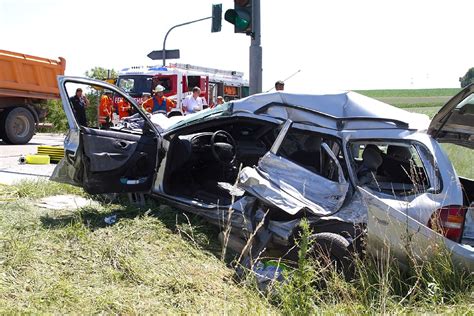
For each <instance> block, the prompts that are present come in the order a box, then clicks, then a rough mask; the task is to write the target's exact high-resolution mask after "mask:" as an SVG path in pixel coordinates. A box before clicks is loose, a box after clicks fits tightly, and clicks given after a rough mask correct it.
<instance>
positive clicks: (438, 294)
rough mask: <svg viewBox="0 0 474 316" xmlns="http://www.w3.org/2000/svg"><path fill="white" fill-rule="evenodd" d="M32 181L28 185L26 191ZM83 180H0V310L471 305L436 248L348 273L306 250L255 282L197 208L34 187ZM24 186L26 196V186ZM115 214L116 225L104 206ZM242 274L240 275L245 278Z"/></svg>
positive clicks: (300, 310)
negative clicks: (52, 206)
mask: <svg viewBox="0 0 474 316" xmlns="http://www.w3.org/2000/svg"><path fill="white" fill-rule="evenodd" d="M26 192H29V194H25V193H26ZM66 193H67V194H69V193H75V194H79V195H82V196H85V197H88V196H87V194H84V193H83V192H82V191H81V190H78V189H77V188H73V187H70V186H68V185H62V184H56V183H51V182H46V181H43V182H23V183H21V184H19V185H16V186H11V187H7V186H4V187H0V201H2V202H0V266H1V269H0V314H18V313H32V314H40V313H41V314H43V313H54V314H58V313H60V314H63V313H73V314H96V313H114V314H165V313H166V314H178V313H179V314H182V313H199V314H280V313H281V314H284V315H307V314H315V313H331V314H332V313H339V314H340V313H344V314H346V313H351V314H360V313H364V314H368V313H374V312H375V313H390V314H393V313H420V312H429V313H453V312H455V313H469V312H470V311H472V309H473V308H474V297H473V296H472V293H473V292H472V291H473V287H472V284H473V280H472V275H471V276H470V277H466V276H465V275H463V274H459V273H457V272H456V271H455V270H454V269H453V267H452V263H451V262H450V261H449V260H447V258H449V256H446V255H445V253H444V252H442V251H441V250H440V252H439V254H440V255H439V256H438V257H437V258H433V260H432V261H430V262H427V263H423V264H422V265H419V264H417V265H413V266H412V267H411V269H410V270H409V271H408V272H401V271H400V270H399V269H398V268H397V265H395V264H394V262H393V260H392V259H391V257H389V256H387V257H386V258H385V260H382V261H380V260H378V261H376V260H375V259H373V258H369V257H367V258H365V259H363V260H362V259H358V260H357V261H356V263H357V264H356V278H355V279H354V280H351V281H347V280H345V279H344V278H343V277H342V276H341V275H340V274H339V273H338V272H337V271H335V270H334V269H331V266H326V265H324V264H321V263H319V262H314V261H313V260H311V259H309V257H307V256H305V254H307V253H308V252H309V249H311V245H312V241H311V240H310V238H309V236H310V234H311V231H310V229H309V227H308V226H307V225H306V226H303V229H302V236H301V239H300V240H299V242H298V244H299V245H300V247H301V248H300V251H299V253H300V258H299V268H298V269H296V270H291V269H288V270H286V272H285V276H286V278H287V280H288V281H287V282H285V283H281V284H280V283H276V284H274V287H273V289H274V290H273V291H270V292H266V293H261V292H260V291H259V290H258V289H257V287H256V286H255V283H253V282H242V283H239V282H237V281H236V280H235V279H234V277H233V276H234V271H233V270H232V269H230V268H228V263H229V261H222V260H221V259H220V254H221V249H220V245H219V244H217V233H218V231H217V230H216V229H214V228H212V227H210V226H209V225H208V224H207V223H205V222H203V221H202V220H200V219H199V218H197V217H193V216H190V217H187V216H182V215H181V214H180V212H176V211H173V210H171V209H170V208H169V207H166V206H163V205H159V204H158V203H156V202H150V203H149V204H147V205H146V207H142V208H138V207H135V206H132V205H129V204H128V203H126V202H125V201H121V202H120V203H119V204H112V203H106V202H104V201H99V202H100V204H99V206H96V207H84V208H82V209H78V210H59V211H58V210H47V209H41V208H38V207H37V206H35V201H36V200H37V199H38V198H41V197H43V196H48V195H54V194H66ZM30 196H33V197H30ZM111 214H116V215H117V216H118V221H117V222H116V223H115V224H114V225H106V224H105V223H104V218H105V217H106V216H109V215H111ZM244 281H247V280H244Z"/></svg>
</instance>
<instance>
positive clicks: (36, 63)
mask: <svg viewBox="0 0 474 316" xmlns="http://www.w3.org/2000/svg"><path fill="white" fill-rule="evenodd" d="M65 68H66V60H65V59H64V58H62V57H59V60H52V59H47V58H42V57H37V56H32V55H26V54H20V53H15V52H10V51H6V50H0V97H22V98H34V99H57V98H59V90H58V84H57V81H56V77H57V76H58V75H64V69H65Z"/></svg>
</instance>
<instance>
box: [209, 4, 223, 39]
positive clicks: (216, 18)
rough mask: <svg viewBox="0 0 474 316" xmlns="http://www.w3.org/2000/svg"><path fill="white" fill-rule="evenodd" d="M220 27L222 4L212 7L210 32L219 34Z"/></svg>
mask: <svg viewBox="0 0 474 316" xmlns="http://www.w3.org/2000/svg"><path fill="white" fill-rule="evenodd" d="M221 27H222V4H213V5H212V26H211V32H212V33H215V32H220V31H221Z"/></svg>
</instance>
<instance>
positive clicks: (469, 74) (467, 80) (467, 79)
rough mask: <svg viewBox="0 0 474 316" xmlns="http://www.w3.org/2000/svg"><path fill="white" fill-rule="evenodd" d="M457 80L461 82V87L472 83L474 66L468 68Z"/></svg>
mask: <svg viewBox="0 0 474 316" xmlns="http://www.w3.org/2000/svg"><path fill="white" fill-rule="evenodd" d="M459 82H461V88H464V87H466V86H468V85H470V84H471V83H474V67H472V68H471V69H469V70H468V71H467V72H466V74H465V75H464V77H460V78H459Z"/></svg>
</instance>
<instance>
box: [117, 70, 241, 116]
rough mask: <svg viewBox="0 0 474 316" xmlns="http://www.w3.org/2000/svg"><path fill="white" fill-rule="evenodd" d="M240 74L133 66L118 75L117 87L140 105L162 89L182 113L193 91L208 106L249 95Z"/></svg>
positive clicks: (223, 71) (221, 71)
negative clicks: (220, 98)
mask: <svg viewBox="0 0 474 316" xmlns="http://www.w3.org/2000/svg"><path fill="white" fill-rule="evenodd" d="M243 75H244V74H243V73H242V72H237V71H230V70H220V69H214V68H206V67H199V66H193V65H189V64H179V63H174V64H170V65H168V66H167V67H162V66H135V67H130V68H124V69H122V70H120V71H119V74H118V79H117V86H119V87H120V88H122V89H123V90H125V92H127V93H128V94H129V95H130V96H132V97H133V98H135V99H136V100H137V101H138V103H139V104H141V103H142V101H143V99H144V98H146V96H147V95H149V94H152V90H153V89H154V88H155V87H156V86H157V85H159V84H160V85H162V86H163V87H165V89H166V90H165V96H167V97H169V98H171V99H172V100H174V101H175V102H176V104H177V108H178V109H180V110H181V108H182V107H181V102H182V100H183V99H184V98H185V97H186V96H187V95H189V94H192V89H193V88H194V87H199V88H200V89H201V97H203V98H205V99H206V101H207V103H208V104H213V103H215V102H216V99H217V96H219V95H220V96H222V97H223V98H224V100H225V101H230V100H234V99H240V98H242V97H246V96H248V95H249V85H248V81H247V80H246V79H244V78H243Z"/></svg>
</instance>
